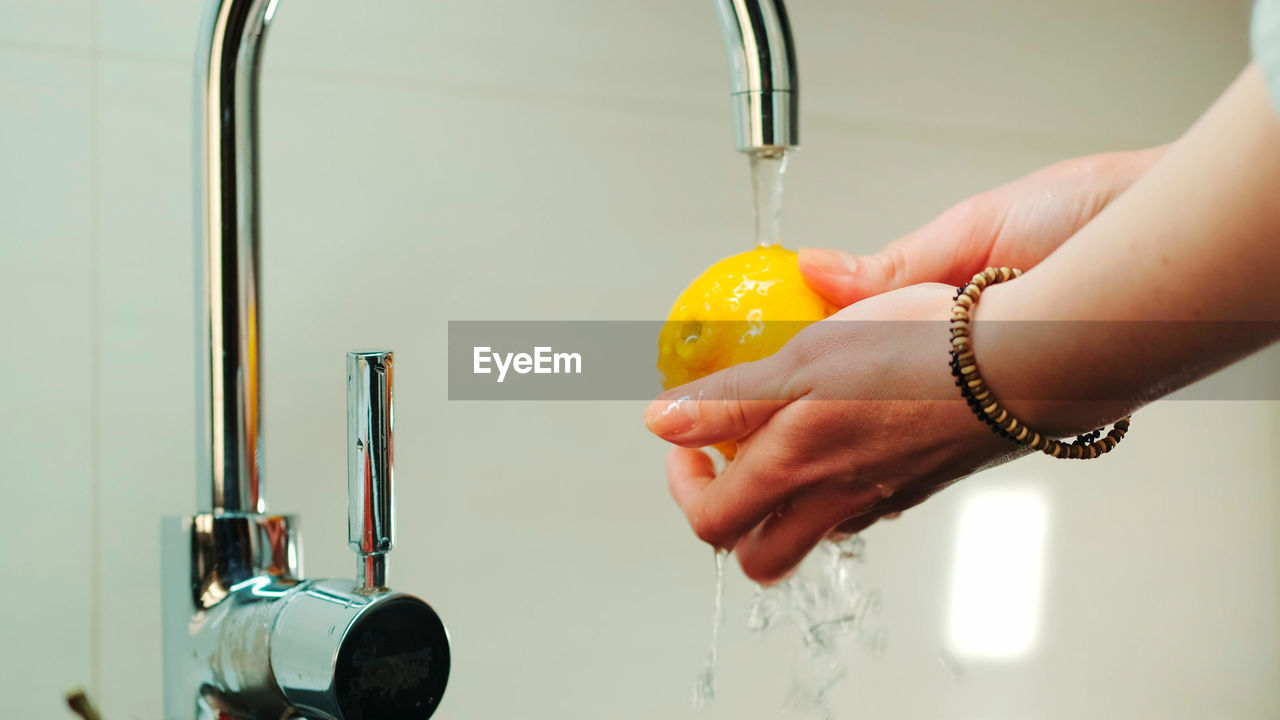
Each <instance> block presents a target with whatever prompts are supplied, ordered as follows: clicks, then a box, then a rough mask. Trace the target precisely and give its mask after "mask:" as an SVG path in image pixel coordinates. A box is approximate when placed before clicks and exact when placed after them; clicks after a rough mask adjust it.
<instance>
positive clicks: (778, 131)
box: [715, 0, 800, 155]
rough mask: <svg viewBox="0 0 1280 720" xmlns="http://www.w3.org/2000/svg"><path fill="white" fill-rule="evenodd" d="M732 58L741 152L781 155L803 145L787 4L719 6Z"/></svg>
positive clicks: (747, 1)
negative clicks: (789, 149)
mask: <svg viewBox="0 0 1280 720" xmlns="http://www.w3.org/2000/svg"><path fill="white" fill-rule="evenodd" d="M715 4H716V10H717V11H718V13H719V15H720V29H721V31H722V32H723V34H724V45H725V51H726V52H727V53H728V55H729V73H730V83H731V85H730V94H731V97H732V100H733V134H734V142H735V144H736V145H737V148H738V150H740V151H742V152H745V153H752V154H764V155H780V154H782V153H784V152H786V150H787V149H788V148H793V147H798V146H799V145H800V123H799V103H798V95H799V82H798V80H797V73H796V51H795V42H794V41H793V40H792V38H791V22H790V21H789V20H788V19H787V9H786V7H785V6H784V5H783V0H715Z"/></svg>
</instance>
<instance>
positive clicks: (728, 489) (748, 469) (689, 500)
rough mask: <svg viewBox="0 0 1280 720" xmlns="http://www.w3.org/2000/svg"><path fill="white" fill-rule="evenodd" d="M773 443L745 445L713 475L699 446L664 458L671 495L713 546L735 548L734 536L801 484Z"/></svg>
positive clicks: (803, 480)
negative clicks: (774, 450) (740, 451)
mask: <svg viewBox="0 0 1280 720" xmlns="http://www.w3.org/2000/svg"><path fill="white" fill-rule="evenodd" d="M771 450H772V446H770V445H764V444H762V445H761V446H758V447H748V448H747V449H746V451H745V452H742V453H740V454H739V455H738V457H737V458H736V459H734V461H733V462H731V463H729V465H728V466H727V467H725V469H724V472H722V473H720V475H719V476H718V477H716V476H715V470H714V467H713V466H712V464H711V459H710V458H708V457H707V456H706V454H705V453H703V452H701V451H700V450H691V449H688V448H676V449H675V450H673V451H672V453H671V456H670V457H669V458H668V460H667V482H668V485H669V487H670V489H671V496H672V497H673V498H674V499H675V501H676V504H677V505H679V506H680V509H681V510H682V511H684V514H685V517H686V518H687V519H688V521H689V526H690V527H692V528H693V532H694V534H695V535H697V536H698V538H699V539H701V540H702V541H703V542H706V543H708V544H710V545H712V546H714V547H717V548H724V549H729V548H733V547H734V546H735V545H736V544H737V542H738V538H740V537H742V535H743V534H745V533H746V532H747V531H749V530H751V528H753V527H755V526H756V525H758V524H760V522H761V521H763V520H764V519H765V518H766V517H768V516H769V515H770V514H771V513H773V512H774V511H775V510H777V508H778V506H779V505H782V504H783V503H785V502H786V501H787V498H788V497H789V496H790V495H792V494H794V493H795V492H796V491H797V490H799V489H800V488H801V487H803V486H804V484H805V483H806V481H807V479H806V477H805V476H804V475H802V474H800V473H798V472H794V471H792V472H789V471H787V470H786V465H785V464H784V461H783V459H782V458H780V457H778V456H777V455H776V454H775V453H773V452H771Z"/></svg>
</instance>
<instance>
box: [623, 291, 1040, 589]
mask: <svg viewBox="0 0 1280 720" xmlns="http://www.w3.org/2000/svg"><path fill="white" fill-rule="evenodd" d="M954 293H955V289H954V288H953V287H951V286H947V285H938V284H927V285H916V286H913V287H908V288H903V289H901V290H896V291H893V292H890V293H886V294H884V295H880V296H878V297H875V298H871V299H868V300H866V301H864V302H861V303H858V304H857V305H854V306H852V307H849V308H846V309H845V310H843V311H841V312H839V313H837V314H836V315H834V316H832V317H831V318H829V319H827V320H824V321H822V322H819V323H815V324H814V325H811V326H809V327H808V328H806V329H805V330H804V331H802V332H801V333H800V334H799V335H797V336H796V337H795V338H794V339H792V341H791V342H789V343H788V344H787V345H786V346H785V347H783V349H782V350H780V351H779V352H778V353H776V354H774V355H772V356H770V357H768V358H765V359H763V360H760V361H757V362H753V363H745V364H742V365H737V366H735V367H732V368H728V369H726V370H723V371H721V372H718V373H715V374H713V375H709V376H707V377H705V378H702V379H701V380H698V381H695V382H692V383H689V384H687V385H683V386H681V387H678V388H675V389H672V390H670V391H668V392H666V393H664V394H663V395H661V396H659V397H658V399H656V400H655V401H654V402H653V403H652V404H651V405H650V406H649V408H648V410H647V412H646V413H645V423H646V425H648V427H649V429H650V430H651V431H653V432H654V433H655V434H657V435H658V436H659V437H661V438H663V439H664V440H668V441H670V442H672V443H675V444H677V445H680V446H682V447H680V448H677V449H676V450H674V451H673V452H672V454H671V457H670V460H669V462H668V465H667V476H668V480H669V483H670V487H671V494H672V495H673V496H674V497H675V500H676V502H677V503H678V504H679V505H680V507H681V508H682V509H683V510H684V512H685V514H686V515H687V516H688V519H689V523H690V524H691V525H692V526H693V530H694V532H695V533H696V534H697V535H698V537H699V538H701V539H702V540H704V541H706V542H708V543H710V544H712V545H714V546H716V547H720V548H733V549H734V550H735V552H736V553H737V555H738V561H739V562H740V563H741V565H742V568H743V571H744V572H745V573H746V574H747V576H748V577H750V578H752V579H754V580H757V581H760V582H772V581H776V580H778V579H781V578H782V577H784V576H785V575H786V574H787V573H789V572H790V571H791V570H792V569H793V568H794V567H795V566H796V565H797V564H798V563H799V562H800V561H801V560H802V559H803V558H804V556H805V555H806V554H808V552H809V550H811V549H812V548H813V547H814V546H815V545H817V544H818V542H819V541H821V540H822V539H823V538H824V537H826V536H827V535H828V534H831V533H833V532H835V531H837V530H838V531H840V532H857V531H859V530H861V529H862V528H865V527H866V526H868V525H870V524H871V523H873V522H875V521H876V520H877V519H879V518H881V517H883V516H885V515H889V514H893V513H898V512H901V511H902V510H904V509H906V508H908V507H911V506H913V505H916V504H917V503H919V502H921V501H922V500H924V499H925V498H927V497H929V496H930V495H932V494H933V493H935V492H937V491H938V490H939V489H941V488H943V487H945V486H946V485H948V484H950V483H951V482H953V481H955V480H956V479H958V478H960V477H962V476H964V475H967V474H969V473H972V472H973V471H975V470H978V469H980V468H982V467H984V466H987V465H991V464H995V463H997V462H1000V461H1003V460H1005V459H1008V458H1011V457H1013V456H1014V455H1015V454H1017V451H1018V447H1017V446H1015V445H1013V444H1012V443H1010V442H1009V441H1007V440H1004V439H1002V438H999V437H997V436H996V435H995V434H994V433H992V432H991V430H990V429H989V428H988V427H987V426H986V425H985V424H983V423H982V422H980V421H978V420H977V419H976V418H975V417H973V415H972V413H971V412H970V410H969V408H968V406H967V405H966V404H965V402H964V401H963V400H962V399H961V396H960V393H959V391H958V390H957V389H956V387H955V384H954V379H953V378H952V376H951V373H950V369H949V366H948V359H949V356H948V348H949V346H950V345H949V342H948V341H949V333H948V323H947V320H948V319H949V318H950V311H951V306H952V303H953V297H954ZM920 321H932V322H920ZM726 440H736V441H737V442H738V453H737V457H736V458H735V459H734V460H733V461H732V462H731V463H729V465H728V466H727V467H726V468H725V470H724V471H723V472H722V473H721V474H720V475H719V476H718V477H717V476H716V475H715V470H714V468H713V466H712V462H711V459H710V458H709V457H708V456H707V455H705V454H704V453H703V452H702V451H701V450H698V449H696V448H701V447H704V446H708V445H711V444H714V443H717V442H721V441H726Z"/></svg>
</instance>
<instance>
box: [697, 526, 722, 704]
mask: <svg viewBox="0 0 1280 720" xmlns="http://www.w3.org/2000/svg"><path fill="white" fill-rule="evenodd" d="M728 556H729V551H728V550H716V604H715V610H713V611H712V613H711V648H710V649H709V650H708V651H707V662H706V664H705V665H703V667H702V672H700V673H698V677H697V679H695V680H694V682H693V706H694V707H695V708H700V707H703V706H705V705H706V704H707V703H709V702H711V701H712V700H715V699H716V665H717V662H718V657H717V655H718V652H719V648H720V626H721V625H724V559H725V558H726V557H728Z"/></svg>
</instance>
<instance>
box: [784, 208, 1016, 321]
mask: <svg viewBox="0 0 1280 720" xmlns="http://www.w3.org/2000/svg"><path fill="white" fill-rule="evenodd" d="M991 209H992V208H991V204H990V203H982V202H976V198H974V199H971V200H970V201H969V202H965V203H961V204H960V205H957V206H956V207H954V208H952V209H951V210H949V211H947V212H945V213H943V214H942V215H940V216H938V217H937V218H935V219H934V220H933V221H932V222H930V223H929V224H927V225H925V226H924V227H922V228H920V229H919V230H916V231H915V232H913V233H911V234H909V235H904V236H903V237H900V238H898V239H897V240H895V241H894V242H892V243H890V244H889V245H888V246H887V247H885V249H883V250H881V251H880V252H878V253H876V254H874V255H860V256H856V257H855V256H852V255H849V254H848V253H843V252H840V251H838V250H820V249H817V248H801V249H800V257H799V262H800V272H801V273H803V274H804V279H805V281H807V282H808V283H809V285H810V286H811V287H813V289H814V290H816V291H817V292H818V293H819V294H820V295H822V296H823V297H825V298H827V300H829V301H831V302H832V303H834V304H836V305H839V306H840V307H845V306H848V305H852V304H853V303H856V302H858V301H859V300H863V299H866V298H869V297H871V296H872V295H879V294H881V293H885V292H889V291H890V290H897V289H898V288H901V287H906V286H908V285H917V284H919V283H924V282H942V283H956V282H959V281H960V280H963V279H965V278H968V277H969V276H970V275H972V274H973V273H975V272H977V271H978V270H981V269H982V268H981V266H982V263H983V261H984V260H985V259H986V257H987V255H989V254H990V251H991V242H992V238H993V237H994V235H993V233H992V232H991V230H990V226H991V220H992V213H991V212H990V211H991ZM974 267H977V268H978V269H977V270H974V269H973V268H974Z"/></svg>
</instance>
